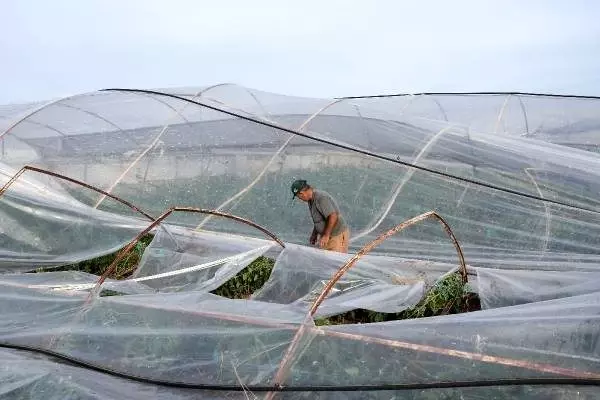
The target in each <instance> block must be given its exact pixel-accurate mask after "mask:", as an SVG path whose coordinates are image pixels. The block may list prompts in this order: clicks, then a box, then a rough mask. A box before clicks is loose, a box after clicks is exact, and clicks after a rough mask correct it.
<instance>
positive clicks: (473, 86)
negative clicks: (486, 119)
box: [0, 0, 600, 104]
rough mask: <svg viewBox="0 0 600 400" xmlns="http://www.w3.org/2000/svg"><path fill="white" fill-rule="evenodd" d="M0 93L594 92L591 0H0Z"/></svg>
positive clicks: (10, 98) (599, 69) (6, 98)
mask: <svg viewBox="0 0 600 400" xmlns="http://www.w3.org/2000/svg"><path fill="white" fill-rule="evenodd" d="M0 14H1V16H2V24H0V55H1V56H0V57H1V58H0V104H6V103H13V102H24V101H30V100H45V99H49V98H55V97H59V96H65V95H70V94H75V93H80V92H85V91H91V90H96V89H101V88H107V87H135V88H156V87H173V86H205V85H210V84H215V83H220V82H233V83H238V84H240V85H244V86H248V87H252V88H255V89H261V90H266V91H272V92H277V93H284V94H292V95H299V96H311V97H335V96H349V95H363V94H377V93H396V92H421V91H491V90H505V91H537V92H554V93H567V94H589V95H600V1H595V0H587V1H584V0H570V1H566V0H564V1H562V0H561V1H554V0H535V1H534V0H495V1H491V0H490V1H485V0H472V1H466V0H438V1H433V0H413V1H410V2H409V1H400V0H396V1H393V0H390V1H384V0H379V1H378V0H364V1H351V0H347V1H341V0H340V1H333V0H329V1H328V0H320V1H307V0H301V1H288V0H273V1H268V0H252V1H249V0H240V1H227V0H216V1H204V0H160V1H159V0H139V1H138V0H51V1H50V0H37V1H34V0H0Z"/></svg>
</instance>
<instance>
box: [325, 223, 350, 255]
mask: <svg viewBox="0 0 600 400" xmlns="http://www.w3.org/2000/svg"><path fill="white" fill-rule="evenodd" d="M349 239H350V229H346V230H345V231H344V232H342V233H340V234H339V235H337V236H331V237H330V238H329V241H328V242H327V245H326V246H325V250H331V251H337V252H340V253H347V252H348V240H349Z"/></svg>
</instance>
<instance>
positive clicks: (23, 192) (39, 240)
mask: <svg viewBox="0 0 600 400" xmlns="http://www.w3.org/2000/svg"><path fill="white" fill-rule="evenodd" d="M1 176H2V179H3V180H2V181H0V187H1V186H2V185H3V184H4V183H5V182H6V181H8V178H7V177H6V176H4V175H1ZM146 225H147V223H146V222H145V221H143V220H141V219H139V218H135V217H127V216H123V215H118V214H114V213H109V212H106V211H101V210H97V209H94V208H93V207H91V206H89V205H86V204H83V203H81V202H79V201H77V200H76V199H74V198H73V197H72V196H70V195H68V194H67V193H65V192H64V191H61V190H60V189H57V188H56V187H55V186H52V185H50V184H49V183H48V182H44V181H39V180H36V179H32V178H31V177H29V176H27V177H26V179H24V180H23V181H19V180H17V181H16V182H15V184H13V185H12V186H11V187H9V189H8V190H7V191H6V192H5V193H4V194H3V195H2V197H0V272H17V271H27V270H31V269H34V268H37V267H48V266H58V265H64V264H71V263H75V262H78V261H82V260H88V259H91V258H94V257H98V256H100V255H104V254H107V253H110V252H113V251H116V250H118V249H119V248H121V247H122V246H123V245H124V244H125V243H127V242H128V241H129V240H131V239H132V238H133V237H134V236H135V235H136V233H137V232H139V231H140V230H142V229H144V227H145V226H146Z"/></svg>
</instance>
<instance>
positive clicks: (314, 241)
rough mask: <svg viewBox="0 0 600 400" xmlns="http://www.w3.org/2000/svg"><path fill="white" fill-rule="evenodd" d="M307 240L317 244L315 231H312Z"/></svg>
mask: <svg viewBox="0 0 600 400" xmlns="http://www.w3.org/2000/svg"><path fill="white" fill-rule="evenodd" d="M308 242H309V243H310V244H311V245H313V246H314V245H315V244H317V231H313V232H312V235H310V239H308Z"/></svg>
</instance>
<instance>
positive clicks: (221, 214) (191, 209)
mask: <svg viewBox="0 0 600 400" xmlns="http://www.w3.org/2000/svg"><path fill="white" fill-rule="evenodd" d="M175 211H182V212H191V213H200V214H211V215H217V216H219V217H224V218H229V219H232V220H234V221H238V222H242V223H244V224H246V225H250V226H252V227H254V228H256V229H258V230H259V231H261V232H263V233H264V234H266V235H267V236H269V237H270V238H271V239H273V240H274V241H276V242H277V243H278V244H279V245H280V246H281V247H283V248H285V244H284V243H283V242H282V241H281V239H279V238H278V237H277V236H275V235H274V234H273V233H271V232H270V231H269V230H268V229H266V228H264V227H262V226H260V225H258V224H256V223H254V222H252V221H250V220H248V219H246V218H242V217H238V216H237V215H232V214H228V213H224V212H221V211H217V210H208V209H204V208H194V207H171V208H169V209H168V210H167V211H165V212H164V213H162V214H161V215H160V216H159V217H158V218H156V219H155V220H154V221H153V222H152V223H151V224H150V225H149V226H148V227H147V228H146V229H144V230H143V231H141V232H140V233H138V234H137V236H136V237H135V238H133V240H132V241H131V242H129V244H128V245H127V246H126V247H125V248H124V249H123V250H121V251H120V252H119V254H118V255H117V257H115V259H114V260H113V262H112V263H111V264H110V265H109V267H108V268H107V269H106V271H104V273H103V274H102V276H100V278H99V279H98V282H96V286H95V287H94V289H93V290H92V291H91V293H90V296H89V297H88V301H89V300H90V299H91V298H92V297H93V296H95V294H96V293H97V292H98V290H99V289H100V286H101V285H102V283H104V281H105V280H106V278H107V277H108V276H109V275H110V274H112V273H113V272H114V270H115V269H116V268H117V264H118V263H119V262H120V261H121V260H122V259H123V257H125V256H126V255H127V253H129V252H130V251H131V250H132V249H133V248H134V247H135V245H136V244H137V242H139V241H140V239H141V238H142V237H143V236H144V235H146V234H148V233H149V232H150V231H151V230H152V229H154V228H155V227H156V226H157V225H158V224H160V223H161V222H162V221H163V220H164V219H165V218H167V217H168V216H169V215H171V214H172V213H173V212H175Z"/></svg>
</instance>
